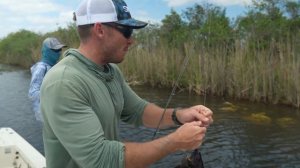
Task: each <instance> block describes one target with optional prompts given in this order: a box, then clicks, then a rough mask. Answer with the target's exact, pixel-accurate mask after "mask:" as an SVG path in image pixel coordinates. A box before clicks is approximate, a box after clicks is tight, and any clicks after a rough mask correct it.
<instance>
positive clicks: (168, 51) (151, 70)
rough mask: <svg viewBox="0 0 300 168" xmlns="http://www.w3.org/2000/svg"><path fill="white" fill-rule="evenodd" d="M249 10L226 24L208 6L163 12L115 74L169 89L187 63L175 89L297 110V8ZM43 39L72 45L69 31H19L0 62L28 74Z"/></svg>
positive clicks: (276, 0)
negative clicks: (160, 23) (48, 38)
mask: <svg viewBox="0 0 300 168" xmlns="http://www.w3.org/2000/svg"><path fill="white" fill-rule="evenodd" d="M253 2H254V5H253V6H251V7H249V8H248V11H247V13H245V14H244V15H243V16H239V17H237V18H235V19H234V20H233V19H232V20H230V19H229V18H228V17H226V11H225V9H223V8H221V7H218V6H214V5H211V4H203V5H200V4H195V5H194V6H193V7H191V8H187V9H186V10H185V11H183V12H182V14H178V13H176V12H175V11H174V10H171V12H170V14H169V15H167V16H166V17H165V18H164V19H163V20H162V25H150V26H148V27H147V28H145V29H143V30H140V31H137V32H136V33H135V38H136V44H135V46H134V47H133V48H132V49H131V50H130V51H129V53H128V55H127V58H126V59H125V61H124V62H123V63H122V64H120V67H121V68H122V70H123V72H124V74H125V76H126V77H127V79H128V80H129V81H133V82H134V83H136V82H138V83H147V84H150V85H152V86H160V87H171V86H173V85H174V83H175V80H176V77H177V76H178V73H179V71H180V69H181V68H182V64H183V60H184V58H185V57H186V56H188V57H189V63H188V65H187V69H186V71H185V74H184V76H183V77H182V79H181V81H180V83H179V86H178V87H180V88H182V89H187V90H189V91H190V92H195V93H197V94H199V95H200V94H204V93H206V94H211V95H218V96H229V97H234V98H239V99H249V100H251V101H263V102H266V103H274V104H277V103H283V104H289V105H292V106H295V107H298V108H299V107H300V73H299V72H300V2H299V1H298V2H296V1H293V0H285V1H282V0H254V1H253ZM49 35H53V36H55V37H58V38H59V39H61V40H62V41H63V42H65V43H67V44H68V45H69V46H70V47H77V46H78V43H79V42H78V38H77V35H76V29H75V26H74V25H70V26H69V27H67V28H65V29H62V28H60V29H59V30H57V31H55V32H51V33H49V34H46V35H37V34H34V33H32V32H28V31H25V30H22V31H20V32H17V33H13V34H10V35H8V36H7V37H6V38H5V39H3V40H1V41H0V61H1V62H4V63H8V64H15V65H22V66H24V67H28V65H29V64H28V62H30V63H31V64H33V63H34V62H35V61H37V60H38V58H39V50H40V49H39V47H40V46H39V45H40V43H41V41H42V39H43V38H44V37H46V36H49ZM17 44H18V45H17ZM16 46H18V47H16ZM21 57H22V59H20V58H21ZM25 62H27V63H26V64H25Z"/></svg>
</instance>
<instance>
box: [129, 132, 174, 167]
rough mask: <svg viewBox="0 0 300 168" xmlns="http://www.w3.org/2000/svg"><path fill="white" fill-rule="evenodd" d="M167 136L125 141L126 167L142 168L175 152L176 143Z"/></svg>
mask: <svg viewBox="0 0 300 168" xmlns="http://www.w3.org/2000/svg"><path fill="white" fill-rule="evenodd" d="M169 136H170V135H168V136H165V137H162V138H159V139H156V140H153V141H150V142H145V143H125V165H126V168H144V167H148V166H149V165H151V164H152V163H154V162H156V161H158V160H160V159H162V158H163V157H165V156H167V155H168V154H170V153H173V152H175V151H176V150H177V149H176V143H174V142H172V141H171V138H170V137H169Z"/></svg>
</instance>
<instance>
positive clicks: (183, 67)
mask: <svg viewBox="0 0 300 168" xmlns="http://www.w3.org/2000/svg"><path fill="white" fill-rule="evenodd" d="M189 58H190V57H189V55H188V54H187V55H186V56H185V58H184V62H183V65H182V67H181V70H180V73H179V75H178V77H177V80H176V82H175V84H174V86H173V89H172V92H171V94H170V96H169V98H168V101H167V103H166V105H165V107H164V111H163V113H162V115H161V117H160V120H159V122H158V125H157V127H156V130H155V132H154V134H153V137H152V140H153V139H154V138H155V136H156V134H157V133H158V132H159V127H160V124H161V122H162V120H163V118H164V116H165V114H166V111H167V108H168V106H169V104H170V102H171V99H172V98H173V96H174V95H175V91H176V88H177V86H178V83H179V80H180V79H181V77H182V75H183V72H184V71H185V68H186V67H187V64H188V62H189Z"/></svg>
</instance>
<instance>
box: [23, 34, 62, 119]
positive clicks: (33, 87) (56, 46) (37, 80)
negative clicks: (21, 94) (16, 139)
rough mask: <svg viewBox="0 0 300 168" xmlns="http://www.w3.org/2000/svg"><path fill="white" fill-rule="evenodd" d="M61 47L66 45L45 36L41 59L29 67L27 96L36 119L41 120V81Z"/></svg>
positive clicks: (59, 52)
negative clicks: (29, 76) (29, 79)
mask: <svg viewBox="0 0 300 168" xmlns="http://www.w3.org/2000/svg"><path fill="white" fill-rule="evenodd" d="M63 47H66V45H64V44H61V43H60V42H59V41H58V39H57V38H54V37H48V38H46V39H45V40H44V41H43V44H42V56H41V60H40V61H39V62H37V63H36V64H34V65H33V66H32V67H31V68H30V71H31V82H30V86H29V92H28V97H29V98H30V99H31V101H32V107H33V111H34V114H35V118H36V120H37V121H41V122H42V121H43V119H42V114H41V111H40V88H41V85H42V81H43V79H44V77H45V75H46V73H47V72H48V71H49V70H50V68H52V66H54V65H55V64H56V63H57V61H58V60H59V57H60V55H61V51H62V48H63Z"/></svg>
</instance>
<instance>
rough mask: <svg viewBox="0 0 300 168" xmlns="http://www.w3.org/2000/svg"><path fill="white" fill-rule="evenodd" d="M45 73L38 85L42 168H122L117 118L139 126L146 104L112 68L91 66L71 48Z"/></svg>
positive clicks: (122, 158)
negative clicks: (43, 164)
mask: <svg viewBox="0 0 300 168" xmlns="http://www.w3.org/2000/svg"><path fill="white" fill-rule="evenodd" d="M65 55H66V57H65V58H64V59H63V60H62V61H60V62H59V63H58V64H57V65H56V66H54V67H53V68H52V69H51V70H50V71H49V72H48V73H47V75H46V77H45V79H44V81H43V84H42V87H41V111H42V114H43V118H44V129H43V138H44V146H45V155H46V162H47V168H77V167H82V168H98V167H99V168H118V167H120V168H122V167H124V163H125V156H124V144H123V143H122V142H119V141H118V140H119V135H118V134H119V124H120V120H122V121H125V122H127V123H131V124H134V125H136V126H140V125H142V115H143V111H144V108H145V106H146V104H147V102H146V101H145V100H143V99H141V98H140V97H138V96H137V95H136V94H135V93H134V92H133V91H132V90H131V88H130V87H129V86H128V85H127V83H126V82H125V80H124V78H123V76H122V74H121V72H120V70H119V69H118V67H117V66H116V65H114V64H108V65H105V66H102V67H101V66H97V65H96V64H95V63H93V62H92V61H90V60H88V59H87V58H86V57H84V56H82V55H81V54H80V53H79V52H78V51H77V50H75V49H70V50H68V51H67V52H66V53H65Z"/></svg>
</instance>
